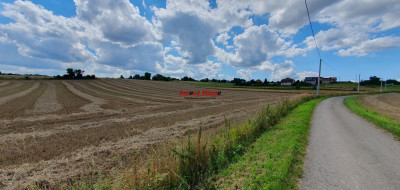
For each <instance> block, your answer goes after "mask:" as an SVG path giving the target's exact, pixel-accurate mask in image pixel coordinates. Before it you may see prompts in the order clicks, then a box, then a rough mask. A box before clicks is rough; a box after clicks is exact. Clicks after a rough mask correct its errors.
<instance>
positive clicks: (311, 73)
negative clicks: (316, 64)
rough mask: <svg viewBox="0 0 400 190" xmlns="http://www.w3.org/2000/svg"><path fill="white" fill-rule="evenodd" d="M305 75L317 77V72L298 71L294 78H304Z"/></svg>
mask: <svg viewBox="0 0 400 190" xmlns="http://www.w3.org/2000/svg"><path fill="white" fill-rule="evenodd" d="M306 77H318V73H317V72H313V71H303V72H299V73H296V76H295V79H296V80H304V79H305V78H306Z"/></svg>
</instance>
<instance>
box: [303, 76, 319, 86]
mask: <svg viewBox="0 0 400 190" xmlns="http://www.w3.org/2000/svg"><path fill="white" fill-rule="evenodd" d="M317 80H318V77H306V78H305V79H304V82H305V83H307V84H311V85H316V84H317Z"/></svg>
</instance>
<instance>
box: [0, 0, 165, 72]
mask: <svg viewBox="0 0 400 190" xmlns="http://www.w3.org/2000/svg"><path fill="white" fill-rule="evenodd" d="M75 3H76V6H77V7H76V11H77V16H76V17H71V18H66V17H63V16H55V15H53V14H52V12H50V11H48V10H46V9H44V8H43V7H42V6H40V5H35V4H33V3H31V2H29V1H20V0H18V1H15V2H14V3H13V4H7V3H4V4H3V6H4V11H2V12H1V14H3V15H4V16H6V17H9V18H11V19H13V20H14V22H11V23H8V24H0V36H2V38H1V39H2V42H0V48H3V49H7V52H8V55H6V54H5V53H6V51H3V52H1V53H0V55H1V56H0V57H1V58H2V59H3V60H2V64H7V65H21V66H25V67H32V68H60V67H63V66H64V65H65V64H74V65H76V66H77V67H79V68H82V69H85V70H89V67H88V66H87V65H88V64H92V63H98V64H102V65H108V66H110V68H119V69H125V70H127V69H129V70H142V71H154V70H155V68H156V64H157V63H159V62H163V61H164V60H163V58H164V57H163V55H162V53H163V51H162V50H163V47H162V44H161V43H159V42H158V38H159V37H157V36H158V34H156V31H155V28H154V27H153V25H152V24H151V23H150V22H149V21H147V20H146V18H144V17H141V16H140V14H139V10H138V8H137V7H135V6H133V5H132V4H130V2H129V1H128V0H108V1H101V2H97V1H94V0H86V1H81V0H76V1H75ZM11 55H13V56H11ZM1 58H0V59H1ZM50 64H51V65H50ZM116 72H119V71H117V70H116Z"/></svg>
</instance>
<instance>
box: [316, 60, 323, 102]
mask: <svg viewBox="0 0 400 190" xmlns="http://www.w3.org/2000/svg"><path fill="white" fill-rule="evenodd" d="M321 62H322V59H319V73H318V87H317V96H319V83H320V79H321Z"/></svg>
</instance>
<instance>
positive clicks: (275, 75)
mask: <svg viewBox="0 0 400 190" xmlns="http://www.w3.org/2000/svg"><path fill="white" fill-rule="evenodd" d="M293 67H294V63H293V61H288V60H286V61H285V62H284V63H281V64H274V65H273V68H272V72H271V80H281V79H283V78H286V77H293V76H294V75H295V74H296V72H295V70H294V68H293Z"/></svg>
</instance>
